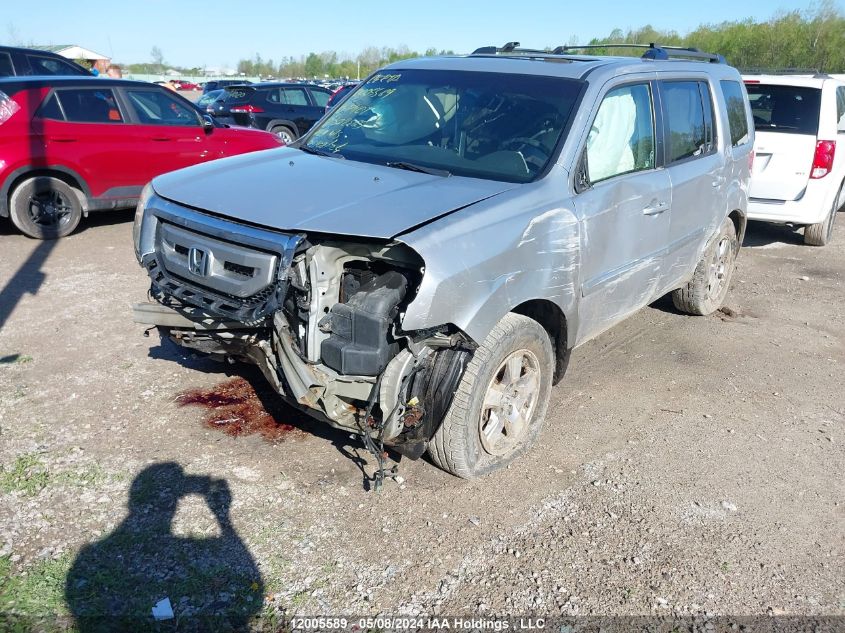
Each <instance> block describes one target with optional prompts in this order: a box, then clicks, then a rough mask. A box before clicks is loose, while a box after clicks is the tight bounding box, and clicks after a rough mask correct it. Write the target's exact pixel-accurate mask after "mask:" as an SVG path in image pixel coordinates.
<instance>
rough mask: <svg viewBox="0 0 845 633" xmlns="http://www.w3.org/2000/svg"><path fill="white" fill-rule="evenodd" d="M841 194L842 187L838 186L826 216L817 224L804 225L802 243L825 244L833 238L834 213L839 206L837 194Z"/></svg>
mask: <svg viewBox="0 0 845 633" xmlns="http://www.w3.org/2000/svg"><path fill="white" fill-rule="evenodd" d="M841 194H842V188H841V187H840V188H839V193H837V194H836V198H834V200H833V207H831V209H830V211H829V212H828V214H827V217H826V218H825V219H824V220H822V221H821V222H819V223H818V224H810V225H808V226H806V227H804V244H806V245H807V246H826V245H827V244H829V243H830V240H831V239H832V238H833V225H834V223H835V222H836V213H837V211H838V206H839V204H838V203H839V196H840V195H841Z"/></svg>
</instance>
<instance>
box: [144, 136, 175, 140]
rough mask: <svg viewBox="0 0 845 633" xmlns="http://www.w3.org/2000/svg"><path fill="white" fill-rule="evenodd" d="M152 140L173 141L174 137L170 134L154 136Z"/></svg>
mask: <svg viewBox="0 0 845 633" xmlns="http://www.w3.org/2000/svg"><path fill="white" fill-rule="evenodd" d="M150 140H151V141H172V140H173V139H172V138H170V137H169V136H153V137H151V138H150Z"/></svg>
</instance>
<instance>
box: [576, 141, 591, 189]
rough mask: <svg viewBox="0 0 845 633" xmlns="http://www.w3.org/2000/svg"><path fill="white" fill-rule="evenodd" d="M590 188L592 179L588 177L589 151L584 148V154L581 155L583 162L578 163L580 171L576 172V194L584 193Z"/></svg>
mask: <svg viewBox="0 0 845 633" xmlns="http://www.w3.org/2000/svg"><path fill="white" fill-rule="evenodd" d="M590 187H591V185H590V179H589V177H588V176H587V149H586V148H584V153H583V154H581V160H579V161H578V169H577V171H576V172H575V193H583V192H585V191H587V189H590Z"/></svg>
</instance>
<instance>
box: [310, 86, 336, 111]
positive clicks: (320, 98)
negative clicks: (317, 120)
mask: <svg viewBox="0 0 845 633" xmlns="http://www.w3.org/2000/svg"><path fill="white" fill-rule="evenodd" d="M311 96H312V97H314V103H316V104H317V105H318V106H320V107H321V108H325V107H326V104H327V103H328V102H329V98H330V97H331V96H332V95H331V93H330V92H323V91H322V90H312V91H311Z"/></svg>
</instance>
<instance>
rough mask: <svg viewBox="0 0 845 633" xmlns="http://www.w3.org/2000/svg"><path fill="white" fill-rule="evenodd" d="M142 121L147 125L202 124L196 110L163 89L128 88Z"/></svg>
mask: <svg viewBox="0 0 845 633" xmlns="http://www.w3.org/2000/svg"><path fill="white" fill-rule="evenodd" d="M126 95H127V96H128V97H129V101H130V102H131V103H132V106H133V107H134V108H135V113H136V114H137V115H138V118H139V119H140V121H141V123H144V124H147V125H200V121H199V117H198V116H197V113H196V111H195V110H193V109H191V108H189V107H188V106H186V105H185V104H184V103H181V102H180V101H179V100H178V99H176V98H175V97H172V96H170V95H169V94H167V93H166V92H164V91H163V90H127V91H126Z"/></svg>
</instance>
